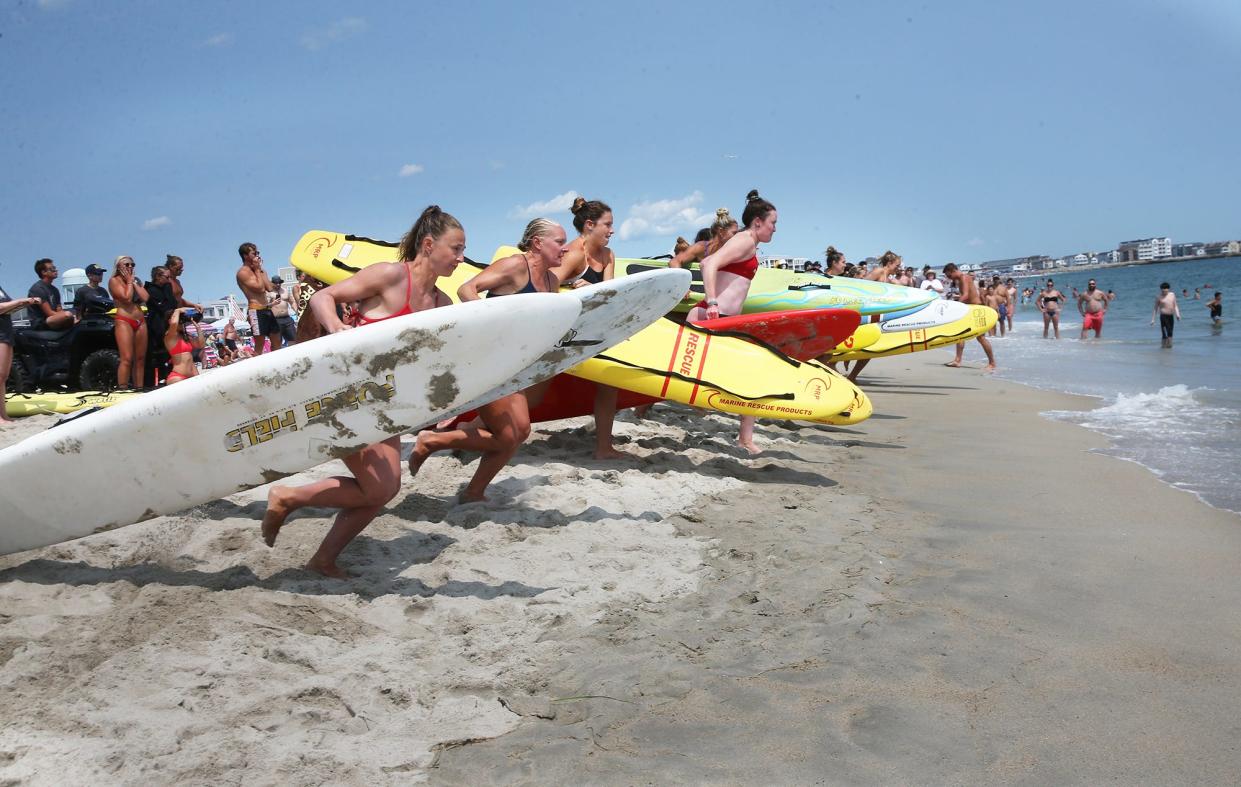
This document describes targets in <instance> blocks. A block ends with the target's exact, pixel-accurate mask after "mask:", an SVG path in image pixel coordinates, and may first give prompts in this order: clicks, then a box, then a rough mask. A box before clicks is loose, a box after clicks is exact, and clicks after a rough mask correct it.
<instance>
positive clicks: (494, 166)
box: [487, 159, 505, 172]
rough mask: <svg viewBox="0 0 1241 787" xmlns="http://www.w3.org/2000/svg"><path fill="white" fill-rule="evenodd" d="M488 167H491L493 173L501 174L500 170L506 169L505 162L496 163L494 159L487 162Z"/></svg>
mask: <svg viewBox="0 0 1241 787" xmlns="http://www.w3.org/2000/svg"><path fill="white" fill-rule="evenodd" d="M487 166H489V167H491V171H492V172H499V171H500V170H502V169H504V166H505V165H504V162H503V161H496V160H495V159H492V160H491V161H488V162H487Z"/></svg>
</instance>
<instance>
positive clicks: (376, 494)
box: [259, 205, 465, 579]
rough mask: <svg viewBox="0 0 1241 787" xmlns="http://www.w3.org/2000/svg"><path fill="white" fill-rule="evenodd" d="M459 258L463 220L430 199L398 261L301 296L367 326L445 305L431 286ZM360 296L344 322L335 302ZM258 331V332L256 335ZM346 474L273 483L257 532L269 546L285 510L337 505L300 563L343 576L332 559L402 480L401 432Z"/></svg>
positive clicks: (316, 307) (336, 321) (322, 313)
mask: <svg viewBox="0 0 1241 787" xmlns="http://www.w3.org/2000/svg"><path fill="white" fill-rule="evenodd" d="M464 259H465V230H464V229H462V227H461V222H459V221H457V220H456V219H455V218H453V217H452V216H451V215H449V214H447V213H445V212H444V211H442V210H440V207H439V206H438V205H431V206H430V207H428V208H427V209H426V210H424V211H423V212H422V215H421V216H419V217H418V220H417V221H415V222H414V226H412V227H410V230H409V232H407V233H405V237H404V239H402V241H401V247H400V261H399V262H381V263H377V264H375V265H368V266H366V267H365V268H363V269H362V270H360V271H358V272H357V273H356V274H354V275H353V276H351V277H349V278H348V279H345V280H344V281H340V282H337V283H336V284H333V285H332V286H330V287H325V288H323V289H321V290H319V291H318V292H316V293H315V294H314V295H313V296H311V298H310V302H309V303H308V304H307V306H308V308H309V309H310V311H311V312H312V313H313V314H314V316H315V319H316V320H317V321H318V322H319V324H320V325H321V326H322V327H323V330H324V332H325V333H339V332H340V331H345V330H366V326H367V325H370V324H371V323H376V322H382V321H384V320H390V319H392V318H393V317H401V316H404V315H406V314H413V313H414V312H420V311H425V310H427V309H434V308H437V307H439V306H448V305H449V304H451V303H452V301H451V299H449V297H448V296H447V295H445V294H444V293H442V292H440V291H439V289H438V288H437V287H436V281H437V280H438V279H439V277H440V276H448V275H450V274H452V272H453V271H454V270H456V268H457V265H459V264H460V263H461V262H462V261H463V260H464ZM355 302H356V303H359V304H360V308H359V311H358V319H357V323H358V324H357V325H356V326H350V325H348V324H346V323H344V322H343V321H342V320H341V319H340V317H339V316H338V314H337V311H336V307H337V305H338V304H344V303H355ZM259 338H261V337H259ZM343 461H344V463H345V467H346V468H348V470H349V472H350V473H352V474H353V475H351V476H333V477H331V478H325V479H323V480H321V481H316V482H314V483H312V484H306V485H305V486H296V487H294V486H273V487H272V488H271V491H270V492H268V493H267V513H266V514H265V515H264V516H263V526H262V527H263V540H264V541H265V542H267V546H269V547H270V546H273V545H275V543H276V536H277V535H279V534H280V528H281V527H282V526H283V525H284V522H285V520H286V519H287V518H288V516H289V515H290V514H292V513H293V512H294V511H296V510H297V509H299V508H303V507H306V506H315V507H326V508H339V509H340V510H341V511H340V513H339V514H337V516H336V521H335V522H334V523H333V524H332V529H331V530H329V531H328V534H327V536H326V537H324V539H323V543H322V544H320V545H319V549H318V551H316V552H315V554H314V556H313V557H311V558H310V562H308V563H307V564H306V568H308V569H310V570H311V571H316V572H318V573H320V574H323V575H324V576H327V577H332V578H335V579H347V578H348V577H349V575H348V574H347V573H346V572H345V571H343V570H342V569H341V568H340V567H339V566H337V565H336V558H337V557H339V555H340V553H341V550H343V549H344V548H345V547H346V546H347V545H348V544H349V542H350V541H352V540H353V539H354V537H355V536H357V535H358V533H361V532H362V530H363V529H364V528H365V527H366V526H367V525H369V524H370V523H371V520H372V519H374V518H375V516H376V515H377V514H378V513H379V512H380V511H381V510H382V509H383V507H384V505H385V504H386V503H387V502H388V501H389V500H391V499H392V498H393V497H395V496H396V493H397V492H398V491H399V490H400V488H401V438H400V436H399V435H398V436H396V437H389V438H388V439H387V440H384V441H382V442H379V443H375V444H374V445H369V446H367V447H366V448H363V449H362V450H360V451H358V452H357V453H355V454H351V455H349V456H346V457H345V458H344V460H343Z"/></svg>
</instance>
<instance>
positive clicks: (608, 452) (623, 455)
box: [595, 447, 634, 459]
mask: <svg viewBox="0 0 1241 787" xmlns="http://www.w3.org/2000/svg"><path fill="white" fill-rule="evenodd" d="M595 458H596V459H633V458H634V455H633V454H631V453H628V452H626V451H618V450H616V449H615V448H611V447H609V448H596V449H595Z"/></svg>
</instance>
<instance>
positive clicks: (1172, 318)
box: [1151, 281, 1181, 348]
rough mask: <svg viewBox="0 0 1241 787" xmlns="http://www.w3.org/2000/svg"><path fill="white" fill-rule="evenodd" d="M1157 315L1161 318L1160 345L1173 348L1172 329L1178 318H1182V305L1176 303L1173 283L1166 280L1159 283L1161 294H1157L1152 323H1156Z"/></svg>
mask: <svg viewBox="0 0 1241 787" xmlns="http://www.w3.org/2000/svg"><path fill="white" fill-rule="evenodd" d="M1156 317H1158V318H1159V336H1160V346H1161V347H1164V348H1171V347H1172V329H1173V328H1175V327H1176V320H1179V319H1181V307H1180V306H1178V305H1177V303H1176V293H1174V292H1173V291H1172V285H1170V284H1168V283H1167V282H1166V281H1165V282H1164V283H1163V284H1160V285H1159V294H1158V295H1157V296H1155V310H1154V311H1153V312H1151V325H1154V324H1155V318H1156Z"/></svg>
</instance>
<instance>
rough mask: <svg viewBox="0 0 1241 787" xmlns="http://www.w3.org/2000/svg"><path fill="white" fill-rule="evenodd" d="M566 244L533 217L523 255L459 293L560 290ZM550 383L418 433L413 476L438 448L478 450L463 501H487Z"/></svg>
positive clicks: (471, 296) (552, 226) (557, 230)
mask: <svg viewBox="0 0 1241 787" xmlns="http://www.w3.org/2000/svg"><path fill="white" fill-rule="evenodd" d="M564 247H565V231H564V227H562V226H560V225H559V224H557V223H556V222H554V221H552V220H551V219H535V220H533V221H531V222H530V223H529V224H527V225H526V231H525V232H523V233H522V236H521V241H520V242H519V243H518V244H517V248H518V249H519V250H520V253H518V254H514V255H512V256H510V257H505V258H504V259H502V260H496V261H495V262H493V263H491V264H490V265H488V266H487V267H486V268H485V269H484V270H483V271H482V272H481V273H479V274H478V275H477V276H475V277H474V278H472V279H470V280H469V281H467V282H466V283H465V284H462V285H461V286H460V287H458V288H457V297H458V298H460V299H461V300H462V301H476V300H478V299H479V298H481V297H483V296H482V295H480V294H479V293H483V292H485V293H487V297H488V298H497V297H500V296H502V295H520V294H522V293H528V292H556V290H557V289H558V288H559V287H560V280H559V279H557V278H556V274H555V273H553V272H552V269H553V268H554V267H555V266H556V265H557V264H558V263H559V262H560V258H561V257H562V256H563V255H564ZM549 383H550V381H547V380H544V381H543V382H541V383H538V384H536V385H532V386H530V387H529V388H527V389H525V390H524V391H517V392H515V393H511V394H509V395H508V396H505V397H502V398H500V399H497V400H496V401H494V402H492V403H490V404H485V405H483V406H482V407H480V408H478V418H476V419H474V420H473V421H471V422H469V423H467V424H462V425H459V426H457V427H456V428H455V429H451V430H449V431H444V432H436V431H432V430H429V429H428V430H424V431H422V432H419V433H418V437H417V439H416V440H415V441H414V450H413V451H412V452H411V453H410V455H409V472H410V475H418V471H419V470H420V469H421V468H422V465H423V463H424V462H426V461H427V458H428V457H430V456H431V454H433V453H435V452H436V451H443V450H462V451H479V452H481V453H482V455H483V458H482V459H480V460H479V462H478V468H477V469H475V471H474V477H473V478H471V479H470V482H469V483H468V484H467V485H466V487H465V490H464V491H462V492H461V495H460V498H459V499H460V501H461V502H462V503H476V502H481V501H485V500H486V499H487V497H486V495H485V494H484V492H486V491H487V485H488V484H490V483H491V480H492V479H493V478H495V477H496V474H497V473H499V472H500V471H501V470H503V469H504V466H505V465H506V464H508V460H510V459H512V458H513V455H514V454H516V453H517V449H518V447H520V446H521V444H522V443H524V442H525V441H526V438H528V437H529V436H530V400H531V399H533V400H534V401H536V402H537V401H539V400H541V399H542V397H543V393H544V392H545V391H546V390H547V386H548V385H549Z"/></svg>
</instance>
